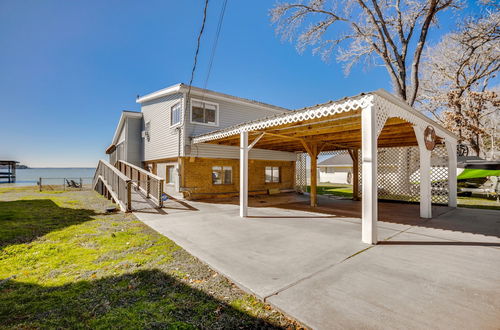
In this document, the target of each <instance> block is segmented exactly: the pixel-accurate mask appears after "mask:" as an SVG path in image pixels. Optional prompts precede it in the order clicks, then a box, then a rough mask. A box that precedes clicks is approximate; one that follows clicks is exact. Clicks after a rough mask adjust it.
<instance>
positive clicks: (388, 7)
mask: <svg viewBox="0 0 500 330" xmlns="http://www.w3.org/2000/svg"><path fill="white" fill-rule="evenodd" d="M459 6H460V3H459V1H458V0H384V1H377V0H346V1H335V0H330V1H327V0H309V1H300V0H297V1H295V2H292V3H279V4H277V5H276V6H275V7H274V8H272V9H271V21H272V22H273V23H274V24H276V31H277V33H278V34H281V36H282V38H283V39H285V40H290V41H293V40H296V42H297V49H298V50H299V51H301V52H302V51H304V50H305V49H306V48H307V47H309V46H311V47H313V53H315V54H316V53H319V54H321V56H322V58H323V59H324V60H326V59H328V58H329V57H330V55H331V54H332V52H333V51H334V49H336V48H337V49H338V55H337V59H338V60H339V61H342V62H345V70H346V73H349V71H350V69H351V67H352V66H353V65H355V64H357V63H358V62H359V61H360V60H363V59H364V60H367V61H372V62H375V63H380V62H381V63H383V65H384V66H385V67H386V69H387V72H388V73H389V76H390V77H391V80H392V82H393V85H394V89H395V91H396V93H397V94H398V95H399V96H400V97H401V98H403V99H404V100H406V102H407V103H408V104H410V105H413V103H414V102H415V99H416V96H417V92H418V89H419V67H420V60H421V57H422V52H423V50H424V46H425V43H426V40H427V35H428V33H429V29H430V28H431V27H432V26H433V25H435V24H436V22H437V14H438V13H439V12H441V11H444V10H446V9H448V8H452V7H454V8H458V7H459ZM341 7H342V8H341ZM334 28H336V29H334ZM343 44H347V46H345V47H344V46H343Z"/></svg>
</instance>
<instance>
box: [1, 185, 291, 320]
mask: <svg viewBox="0 0 500 330" xmlns="http://www.w3.org/2000/svg"><path fill="white" fill-rule="evenodd" d="M106 206H109V202H108V201H107V200H106V199H104V198H102V197H101V196H99V195H97V194H96V193H94V192H92V191H82V192H79V191H74V192H54V191H51V192H50V193H39V192H37V191H36V190H35V189H34V188H31V189H28V188H5V189H2V188H0V296H1V299H0V328H5V329H14V328H16V329H18V328H110V327H120V328H171V329H191V328H231V329H233V328H297V327H300V325H299V324H297V323H295V322H293V321H291V320H290V319H288V318H286V317H285V316H284V315H283V314H281V313H279V312H278V311H276V310H274V309H272V308H271V307H270V306H269V305H267V304H264V303H262V302H260V301H259V300H257V299H256V298H254V297H253V296H251V295H248V294H245V293H244V292H243V291H241V290H240V289H238V288H237V287H235V286H234V285H233V284H232V283H231V282H229V281H228V280H227V279H226V278H224V277H223V276H221V275H220V274H218V273H216V272H215V271H213V270H212V269H210V268H209V267H208V266H206V265H205V264H203V263H201V262H200V261H199V260H197V259H196V258H194V257H192V256H191V255H189V254H188V253H187V252H186V251H184V250H183V249H181V248H180V247H179V246H177V245H176V244H175V243H173V242H172V241H171V240H169V239H168V238H166V237H164V236H161V235H159V234H158V233H156V232H155V231H153V230H151V229H150V228H149V227H147V226H145V225H144V224H142V223H141V222H139V221H138V220H136V218H135V217H134V216H133V215H132V214H123V213H105V212H104V210H105V207H106Z"/></svg>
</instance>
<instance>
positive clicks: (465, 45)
mask: <svg viewBox="0 0 500 330" xmlns="http://www.w3.org/2000/svg"><path fill="white" fill-rule="evenodd" d="M499 69H500V11H498V10H491V11H486V12H485V14H484V15H483V16H480V17H474V18H471V19H468V20H466V21H465V22H464V24H463V27H462V28H461V29H459V30H458V31H456V32H453V33H450V34H447V35H445V36H444V37H443V38H442V40H441V42H439V43H438V44H437V45H436V46H434V47H431V48H429V49H428V50H427V52H426V54H425V58H424V64H423V66H422V76H421V78H420V79H421V88H420V92H419V96H418V104H419V107H420V108H421V109H422V110H425V111H428V112H429V113H431V114H432V115H433V116H434V118H435V119H437V120H439V121H441V122H442V123H443V124H444V125H445V126H446V127H448V128H450V129H451V130H453V131H454V132H456V133H457V134H458V135H459V137H460V139H461V140H463V141H467V142H468V143H469V144H470V146H471V147H472V149H473V150H475V151H476V153H477V154H478V155H479V152H480V149H481V143H482V138H485V137H487V136H488V135H490V133H489V132H488V131H487V130H485V128H484V122H485V120H486V119H487V118H488V116H490V115H491V114H492V113H493V112H495V111H499V109H498V108H499V106H500V99H499V96H498V92H497V91H495V90H492V89H491V88H489V83H490V82H491V81H492V80H493V79H494V78H495V77H496V75H497V73H498V70H499Z"/></svg>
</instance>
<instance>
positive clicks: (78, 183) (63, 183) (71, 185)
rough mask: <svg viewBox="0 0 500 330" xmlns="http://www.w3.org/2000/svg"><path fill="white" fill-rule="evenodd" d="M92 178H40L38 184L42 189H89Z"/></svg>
mask: <svg viewBox="0 0 500 330" xmlns="http://www.w3.org/2000/svg"><path fill="white" fill-rule="evenodd" d="M91 185H92V178H89V177H66V178H43V177H42V178H38V181H37V186H38V189H39V190H40V191H42V190H89V189H91V187H92V186H91Z"/></svg>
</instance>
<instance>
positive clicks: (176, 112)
mask: <svg viewBox="0 0 500 330" xmlns="http://www.w3.org/2000/svg"><path fill="white" fill-rule="evenodd" d="M180 122H181V103H180V102H179V103H177V104H175V105H174V106H172V107H171V108H170V126H174V125H177V124H180Z"/></svg>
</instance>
